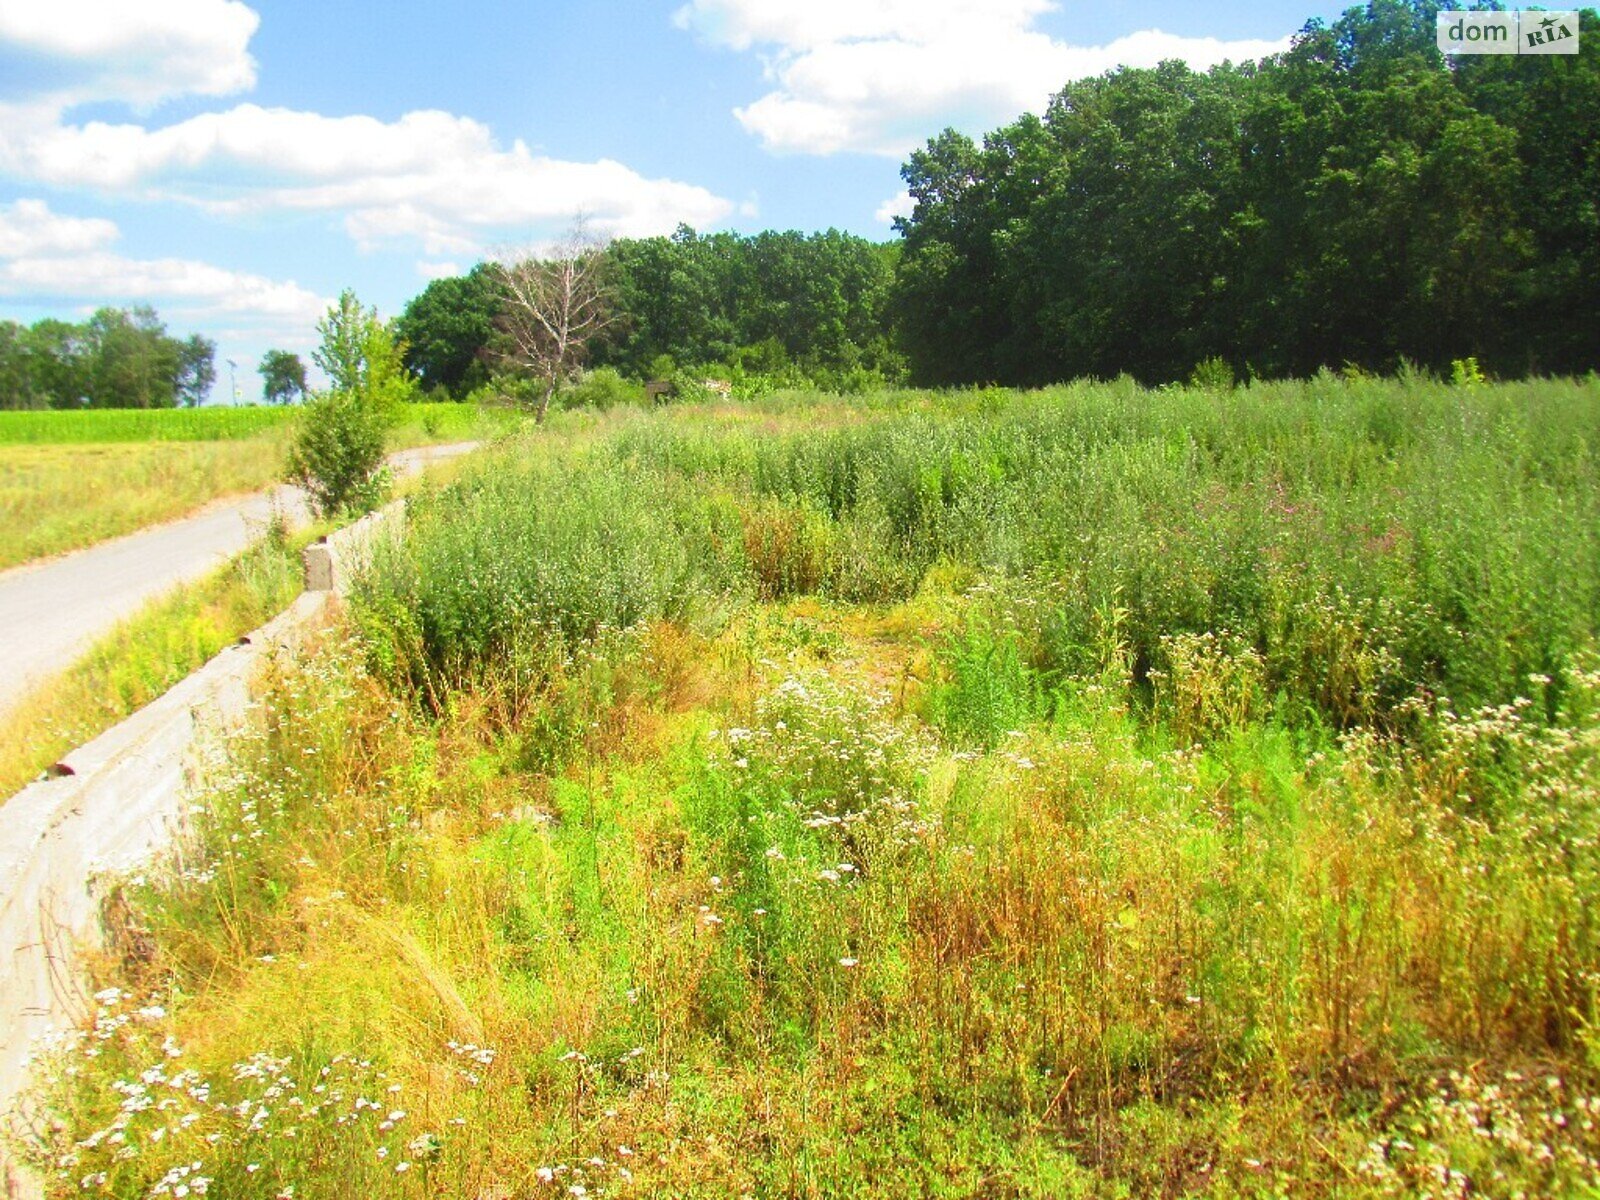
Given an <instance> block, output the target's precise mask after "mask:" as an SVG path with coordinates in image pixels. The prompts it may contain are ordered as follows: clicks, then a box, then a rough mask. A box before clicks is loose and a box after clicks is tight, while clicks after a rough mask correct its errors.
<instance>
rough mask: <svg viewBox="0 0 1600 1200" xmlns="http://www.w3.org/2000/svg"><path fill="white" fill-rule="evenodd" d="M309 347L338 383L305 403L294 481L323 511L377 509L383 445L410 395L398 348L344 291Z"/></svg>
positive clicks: (292, 464)
mask: <svg viewBox="0 0 1600 1200" xmlns="http://www.w3.org/2000/svg"><path fill="white" fill-rule="evenodd" d="M317 332H318V333H319V334H320V335H321V337H322V342H321V344H320V345H319V346H318V347H317V349H316V350H314V351H312V355H311V356H312V358H313V359H314V360H315V362H316V364H317V365H318V366H319V367H321V368H322V369H323V371H324V372H326V373H327V375H328V378H329V379H330V380H331V381H332V383H333V386H332V387H330V388H329V389H328V390H327V391H326V392H322V393H320V394H318V395H316V396H314V397H313V398H312V400H311V402H310V403H309V404H307V405H306V406H305V410H304V413H303V415H302V417H301V420H300V426H299V429H298V431H297V433H296V435H295V442H294V445H293V446H292V447H291V449H290V453H289V478H290V479H291V480H292V481H294V482H295V483H298V484H300V485H301V486H302V487H304V488H305V489H306V491H307V492H309V493H310V495H311V503H312V506H313V507H314V508H315V509H316V510H317V512H318V513H320V514H322V515H325V516H326V515H329V514H332V513H336V512H341V511H350V510H356V509H368V508H372V507H375V506H376V505H377V503H378V502H379V501H380V500H381V499H382V497H383V493H384V491H385V487H386V478H385V475H386V473H385V471H384V468H383V455H384V442H385V438H386V435H387V434H388V431H389V428H390V426H392V425H393V424H394V421H395V419H396V417H397V416H398V413H399V409H400V405H401V404H402V403H403V402H404V401H405V400H406V399H408V398H409V397H410V395H411V391H412V383H411V380H410V377H409V376H408V375H407V374H406V372H405V368H404V367H403V366H402V365H401V357H400V356H401V347H400V346H399V345H398V344H397V343H396V341H395V339H394V337H393V335H392V334H391V333H390V332H389V330H388V329H387V328H386V327H385V326H384V324H383V322H382V321H380V320H379V319H378V313H377V310H376V309H366V308H363V307H362V306H361V303H360V301H358V300H357V299H356V296H355V293H354V292H352V291H349V290H346V291H345V292H344V293H343V294H342V295H340V297H339V302H338V303H337V304H336V305H334V306H333V307H332V308H330V309H329V310H328V314H327V316H325V317H324V318H323V319H322V320H320V321H318V322H317Z"/></svg>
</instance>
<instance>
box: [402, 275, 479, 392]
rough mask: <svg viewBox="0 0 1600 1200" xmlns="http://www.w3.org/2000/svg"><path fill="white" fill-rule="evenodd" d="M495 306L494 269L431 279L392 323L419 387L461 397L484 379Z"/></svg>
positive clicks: (406, 362)
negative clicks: (486, 354) (486, 350)
mask: <svg viewBox="0 0 1600 1200" xmlns="http://www.w3.org/2000/svg"><path fill="white" fill-rule="evenodd" d="M499 307H500V281H499V269H498V268H497V267H496V266H495V265H494V264H492V263H479V264H478V265H477V266H475V267H473V268H472V270H470V271H468V272H467V273H466V274H465V275H454V276H451V277H449V278H446V279H435V280H434V281H433V282H432V283H430V284H428V286H427V287H425V288H423V289H422V291H421V293H420V294H418V295H417V296H415V297H413V298H412V300H411V302H410V303H409V304H407V305H406V307H405V311H404V312H402V313H401V314H400V317H399V319H398V320H397V321H396V322H395V332H396V334H397V335H398V336H399V338H400V340H401V341H402V342H404V343H405V365H406V368H407V369H408V370H409V371H410V372H411V373H412V374H413V375H415V376H416V377H417V379H418V380H419V381H420V382H421V384H422V386H423V387H424V388H427V389H429V390H433V389H440V390H443V391H445V392H448V393H449V394H450V395H451V396H454V397H456V398H460V397H461V396H463V395H465V394H466V393H467V392H468V391H470V390H471V389H472V388H473V387H475V386H476V385H477V384H479V383H482V382H483V381H484V379H485V378H486V377H487V367H486V365H485V363H484V354H485V349H486V347H487V346H488V344H489V340H490V338H491V337H492V336H493V335H494V323H495V316H496V314H497V313H498V312H499Z"/></svg>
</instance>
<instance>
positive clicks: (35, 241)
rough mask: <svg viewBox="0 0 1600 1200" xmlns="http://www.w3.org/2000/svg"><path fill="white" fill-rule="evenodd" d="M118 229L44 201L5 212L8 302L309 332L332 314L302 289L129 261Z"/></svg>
mask: <svg viewBox="0 0 1600 1200" xmlns="http://www.w3.org/2000/svg"><path fill="white" fill-rule="evenodd" d="M117 237H118V230H117V226H116V225H115V223H113V222H111V221H107V220H104V219H103V218H99V217H69V216H64V215H61V214H58V213H54V212H52V211H51V210H50V207H49V205H47V204H46V203H45V202H44V201H42V200H18V201H16V202H15V203H14V204H12V205H10V206H9V207H0V296H7V297H50V298H58V297H60V298H66V299H70V300H74V301H86V302H88V304H89V306H90V307H93V306H94V305H96V304H100V303H115V302H120V301H163V300H170V301H176V302H177V303H178V304H180V305H185V306H188V307H189V308H191V309H192V308H196V307H198V308H200V309H203V310H204V311H205V312H206V313H213V314H223V315H234V316H237V317H239V318H242V319H248V320H266V321H270V322H274V323H277V324H279V325H292V324H297V323H304V324H305V325H307V326H309V325H310V324H311V323H312V322H313V321H315V320H316V319H317V318H318V317H319V316H321V315H322V314H323V313H324V312H325V311H326V310H327V308H328V304H329V301H328V299H327V298H326V297H323V296H318V295H317V294H316V293H314V292H311V291H308V290H307V289H306V288H303V287H301V286H300V285H299V284H296V283H294V282H292V281H291V282H284V281H280V280H274V279H268V278H266V277H265V276H261V275H253V274H249V273H247V272H241V271H230V270H228V269H226V268H224V267H217V266H213V265H211V264H210V263H204V262H198V261H195V260H193V259H184V258H154V259H138V258H128V257H126V256H124V255H121V254H116V253H113V252H111V251H110V250H108V249H106V247H108V246H109V245H110V244H111V243H112V242H114V241H116V240H117Z"/></svg>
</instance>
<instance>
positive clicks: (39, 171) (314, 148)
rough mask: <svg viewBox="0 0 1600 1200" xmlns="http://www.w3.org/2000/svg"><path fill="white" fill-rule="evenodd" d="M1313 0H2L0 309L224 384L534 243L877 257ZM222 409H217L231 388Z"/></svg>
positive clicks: (1318, 8)
mask: <svg viewBox="0 0 1600 1200" xmlns="http://www.w3.org/2000/svg"><path fill="white" fill-rule="evenodd" d="M1340 7H1342V5H1338V4H1326V3H1321V4H1319V3H1316V2H1315V0H1221V2H1220V3H1208V4H1196V3H1192V2H1190V3H1184V4H1177V3H1171V2H1168V0H1159V2H1155V3H1131V2H1126V3H1124V2H1112V3H1104V4H1097V5H1093V6H1090V5H1085V4H1081V3H1075V2H1074V0H1063V2H1061V3H1051V2H1049V0H987V2H986V0H688V2H687V3H685V2H684V0H667V2H664V3H650V2H649V0H636V2H633V3H629V2H625V0H575V2H573V3H567V4H554V3H523V4H509V3H487V2H483V3H480V2H477V0H450V3H447V4H446V3H439V2H438V0H428V2H427V3H420V2H416V0H393V2H392V3H390V4H387V5H383V6H380V5H375V4H351V3H339V2H338V0H335V2H334V3H332V4H309V3H306V2H305V0H292V2H291V0H285V2H283V3H268V2H261V3H256V4H253V5H248V4H245V3H241V2H240V0H137V2H130V0H0V317H8V318H11V319H14V320H20V321H24V322H32V321H34V320H37V319H38V318H39V317H42V316H60V317H66V318H71V319H76V318H78V317H79V316H81V315H82V314H84V313H86V312H89V311H92V310H93V309H94V308H95V307H97V306H99V305H102V304H132V303H139V302H145V303H150V304H153V305H155V306H156V308H157V309H158V310H159V311H160V312H161V314H162V316H163V317H164V318H166V320H167V322H168V325H169V326H170V327H171V328H172V329H173V331H174V332H178V333H188V332H191V331H195V330H198V331H201V332H203V333H205V334H207V335H208V336H210V337H212V338H215V339H216V340H217V341H218V343H219V354H218V357H219V360H220V359H226V358H233V359H234V360H235V361H236V362H237V363H238V375H239V385H240V390H241V391H242V392H243V393H244V394H245V398H246V399H250V398H253V396H254V395H255V394H256V391H257V386H256V385H257V380H256V377H255V373H254V368H255V363H256V360H257V358H258V356H259V355H260V354H261V353H262V351H264V350H265V349H267V348H268V347H272V346H282V347H286V348H289V349H294V350H297V351H301V352H304V351H305V350H307V349H308V348H309V346H310V345H311V344H312V343H313V341H314V336H315V335H314V332H313V324H314V322H315V320H316V318H317V316H318V315H319V314H320V313H321V312H322V311H323V310H324V309H325V308H326V306H327V304H328V302H329V300H330V298H331V297H333V296H335V295H336V294H337V293H338V292H339V290H340V289H341V288H344V287H353V288H355V289H356V291H357V293H358V294H359V295H360V296H361V297H362V299H363V300H365V301H367V302H368V303H373V304H376V305H378V307H379V308H380V309H381V310H382V311H384V312H385V313H386V314H391V313H394V312H396V311H398V310H399V309H400V308H401V307H402V306H403V305H404V304H405V301H406V300H407V299H408V298H409V297H410V296H412V295H414V294H415V293H416V292H417V291H419V290H420V289H421V288H422V287H423V286H424V285H425V284H426V282H427V280H428V279H430V278H433V277H435V276H438V275H441V274H452V273H455V272H457V271H460V270H464V269H466V268H467V267H469V266H470V265H471V264H472V263H473V262H474V261H476V260H477V259H478V258H479V257H481V256H482V255H484V254H485V253H488V252H490V251H492V250H495V249H497V248H503V247H506V246H510V245H520V244H532V243H537V242H539V241H540V240H543V239H547V238H550V237H552V236H554V235H556V234H558V233H559V232H560V230H561V229H562V228H563V227H565V226H566V225H567V224H568V223H570V221H571V219H572V217H573V216H574V214H576V213H579V212H582V213H584V214H585V215H586V217H587V219H588V222H589V224H590V226H591V228H593V229H594V230H596V231H598V232H600V233H602V234H627V235H640V234H654V233H669V232H671V231H672V229H673V228H674V227H676V226H677V225H678V224H679V223H680V222H685V223H687V224H690V225H692V226H694V227H696V228H697V229H701V230H712V229H735V230H739V231H743V232H750V231H754V230H758V229H763V228H781V229H790V228H797V229H803V230H814V229H826V228H828V227H830V226H832V227H837V228H840V229H847V230H850V231H852V232H855V233H860V234H863V235H865V236H868V237H875V238H886V237H888V236H890V229H889V221H890V220H891V219H892V217H893V215H894V214H895V213H896V212H897V211H899V209H900V207H901V205H902V203H903V199H902V197H903V189H902V185H901V182H900V179H899V166H900V163H901V161H902V160H903V158H904V155H905V153H906V152H907V151H908V150H909V149H911V148H913V147H915V146H917V145H919V144H921V142H922V141H924V140H925V139H926V138H928V137H929V136H931V135H932V134H934V133H937V132H938V131H939V130H940V129H942V128H944V127H945V126H947V125H954V126H956V127H957V128H960V129H964V130H966V131H967V132H970V133H973V134H980V133H982V132H983V131H984V130H987V129H990V128H993V127H994V126H995V125H997V124H999V123H1001V122H1003V121H1007V120H1010V119H1011V118H1013V117H1015V116H1016V115H1017V114H1018V113H1021V112H1023V111H1025V110H1029V109H1032V110H1040V109H1042V108H1043V106H1044V104H1045V102H1046V101H1047V99H1048V97H1049V96H1050V94H1051V92H1052V91H1054V90H1056V89H1058V88H1060V87H1061V85H1062V84H1063V83H1065V82H1066V81H1067V80H1069V79H1073V78H1077V77H1080V76H1083V75H1090V74H1096V73H1098V72H1100V71H1103V70H1107V69H1109V68H1112V67H1114V66H1116V65H1118V64H1121V63H1129V64H1135V65H1150V64H1153V63H1155V62H1156V61H1158V60H1160V59H1162V58H1183V59H1186V60H1188V61H1189V62H1190V63H1191V64H1193V65H1196V66H1200V67H1203V66H1208V65H1210V64H1212V63H1214V62H1218V61H1221V60H1222V59H1225V58H1231V59H1234V60H1239V59H1242V58H1254V57H1258V56H1260V55H1262V54H1265V53H1270V52H1271V51H1273V50H1275V49H1277V48H1279V47H1281V46H1283V45H1285V44H1286V42H1287V38H1288V36H1289V35H1290V34H1292V33H1293V32H1294V31H1295V30H1296V29H1298V28H1299V27H1300V26H1301V25H1302V24H1303V23H1304V22H1305V20H1306V19H1307V18H1308V17H1311V16H1322V17H1330V16H1332V15H1334V14H1335V13H1336V12H1337V11H1338V9H1339V8H1340ZM219 365H221V377H222V385H221V386H220V387H219V388H218V389H217V392H216V394H215V395H214V397H213V398H214V399H215V400H217V401H223V400H225V399H226V398H227V388H228V383H227V380H228V370H227V367H226V365H225V364H219Z"/></svg>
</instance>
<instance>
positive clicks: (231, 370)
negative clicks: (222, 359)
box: [228, 358, 239, 404]
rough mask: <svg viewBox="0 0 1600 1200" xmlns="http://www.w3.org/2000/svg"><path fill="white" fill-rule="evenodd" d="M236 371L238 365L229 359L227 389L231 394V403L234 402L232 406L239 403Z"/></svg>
mask: <svg viewBox="0 0 1600 1200" xmlns="http://www.w3.org/2000/svg"><path fill="white" fill-rule="evenodd" d="M238 371H239V364H238V363H236V362H234V361H233V359H231V358H230V359H229V360H228V387H229V388H230V389H231V390H232V392H233V402H234V404H238V403H239V375H238Z"/></svg>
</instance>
